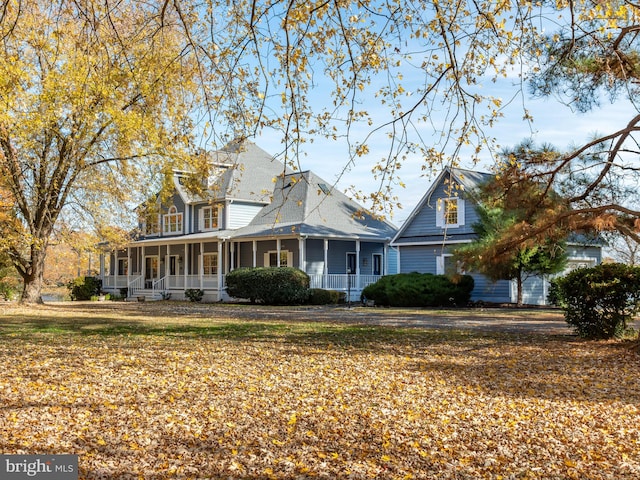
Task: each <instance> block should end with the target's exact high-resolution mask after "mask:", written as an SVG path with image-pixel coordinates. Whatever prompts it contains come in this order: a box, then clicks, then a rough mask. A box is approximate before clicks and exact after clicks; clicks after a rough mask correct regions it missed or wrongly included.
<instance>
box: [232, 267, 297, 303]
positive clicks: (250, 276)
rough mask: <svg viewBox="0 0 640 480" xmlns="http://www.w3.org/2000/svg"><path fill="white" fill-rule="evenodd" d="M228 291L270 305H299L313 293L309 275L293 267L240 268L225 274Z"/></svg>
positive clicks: (239, 296) (238, 296)
mask: <svg viewBox="0 0 640 480" xmlns="http://www.w3.org/2000/svg"><path fill="white" fill-rule="evenodd" d="M225 284H226V287H227V293H228V294H229V295H230V296H232V297H235V298H246V299H248V300H250V301H251V302H252V303H256V302H258V303H264V304H266V305H299V304H301V303H304V302H305V301H306V300H307V298H308V296H309V276H308V275H307V274H306V273H304V272H303V271H302V270H298V269H297V268H291V267H256V268H238V269H236V270H233V271H231V272H229V273H228V274H227V276H226V277H225Z"/></svg>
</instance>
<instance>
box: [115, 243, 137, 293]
mask: <svg viewBox="0 0 640 480" xmlns="http://www.w3.org/2000/svg"><path fill="white" fill-rule="evenodd" d="M132 268H133V266H132V265H131V247H127V287H128V286H129V283H130V282H131V269H132ZM117 272H118V252H117V251H116V273H117Z"/></svg>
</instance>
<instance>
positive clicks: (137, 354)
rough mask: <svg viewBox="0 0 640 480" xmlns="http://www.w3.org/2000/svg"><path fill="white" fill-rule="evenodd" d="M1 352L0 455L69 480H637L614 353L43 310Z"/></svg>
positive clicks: (637, 460)
mask: <svg viewBox="0 0 640 480" xmlns="http://www.w3.org/2000/svg"><path fill="white" fill-rule="evenodd" d="M123 315H125V316H124V317H123ZM0 346H1V350H0V369H1V376H0V412H1V413H0V452H2V453H23V454H26V453H29V454H31V453H33V454H35V453H74V454H78V455H79V460H80V478H86V479H97V478H108V479H112V478H122V479H124V478H143V479H165V478H201V479H202V478H238V479H248V478H259V479H262V478H279V479H297V478H314V477H319V478H356V479H360V478H363V479H364V478H376V479H392V478H456V479H466V478H469V479H472V478H495V479H498V478H505V479H506V478H545V479H566V478H577V479H584V478H590V479H599V478H611V479H621V478H629V479H631V478H634V479H635V478H640V380H639V379H638V373H639V367H640V360H639V358H638V355H637V353H635V352H634V351H633V350H630V349H629V348H627V345H625V344H624V343H619V342H583V341H578V340H576V339H573V338H570V337H566V336H564V337H563V336H557V337H553V336H548V337H545V336H540V335H537V336H536V335H529V336H526V335H518V336H515V335H507V334H499V333H494V334H487V333H485V334H481V333H473V332H461V331H429V330H423V329H389V328H382V327H370V326H362V325H360V326H359V325H346V324H345V325H340V324H329V323H314V322H292V321H282V320H278V319H275V320H273V319H272V320H269V321H257V320H255V321H249V320H234V319H231V318H229V319H221V318H218V319H212V318H201V317H200V316H190V317H188V316H176V315H174V316H171V315H168V316H164V317H156V318H154V316H152V315H149V316H145V315H144V314H140V313H139V312H138V313H135V314H134V313H132V312H130V313H126V312H125V313H124V314H118V313H117V312H111V313H109V312H106V311H103V310H99V309H97V310H96V311H95V312H93V310H92V309H91V308H85V309H81V310H79V309H71V308H70V307H69V308H66V307H56V308H54V307H43V308H38V309H33V310H22V309H9V310H7V311H6V312H4V314H2V315H0Z"/></svg>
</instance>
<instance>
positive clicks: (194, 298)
mask: <svg viewBox="0 0 640 480" xmlns="http://www.w3.org/2000/svg"><path fill="white" fill-rule="evenodd" d="M184 296H185V297H187V298H188V299H189V301H191V302H199V301H201V300H202V297H204V290H201V289H199V288H187V289H186V290H185V291H184Z"/></svg>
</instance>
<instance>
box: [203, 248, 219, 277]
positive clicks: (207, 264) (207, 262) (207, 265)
mask: <svg viewBox="0 0 640 480" xmlns="http://www.w3.org/2000/svg"><path fill="white" fill-rule="evenodd" d="M202 273H204V274H205V275H216V274H217V273H218V254H217V253H205V254H204V255H202Z"/></svg>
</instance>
